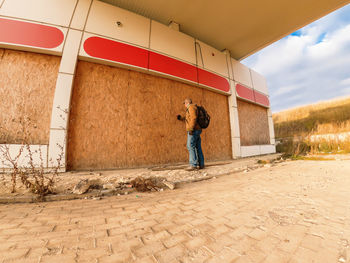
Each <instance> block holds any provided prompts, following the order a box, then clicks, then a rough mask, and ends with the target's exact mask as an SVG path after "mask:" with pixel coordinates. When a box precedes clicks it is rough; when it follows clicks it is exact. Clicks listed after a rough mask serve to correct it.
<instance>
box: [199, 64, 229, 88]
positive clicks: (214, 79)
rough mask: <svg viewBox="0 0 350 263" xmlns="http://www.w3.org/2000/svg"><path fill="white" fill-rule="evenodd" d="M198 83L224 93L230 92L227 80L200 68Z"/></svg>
mask: <svg viewBox="0 0 350 263" xmlns="http://www.w3.org/2000/svg"><path fill="white" fill-rule="evenodd" d="M198 83H199V84H202V85H205V86H208V87H211V88H214V89H217V90H221V91H224V92H229V91H230V83H229V82H228V80H227V79H225V78H224V77H221V76H219V75H217V74H214V73H211V72H209V71H206V70H203V69H200V68H198Z"/></svg>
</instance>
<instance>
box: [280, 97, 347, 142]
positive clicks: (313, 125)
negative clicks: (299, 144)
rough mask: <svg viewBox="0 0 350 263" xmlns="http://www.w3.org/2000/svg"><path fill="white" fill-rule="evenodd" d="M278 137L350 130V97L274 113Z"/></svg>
mask: <svg viewBox="0 0 350 263" xmlns="http://www.w3.org/2000/svg"><path fill="white" fill-rule="evenodd" d="M273 121H274V126H275V136H276V138H286V137H295V136H303V137H304V136H308V135H315V134H337V133H342V132H350V97H342V98H338V99H333V100H329V101H322V102H319V103H315V104H310V105H307V106H302V107H297V108H293V109H289V110H285V111H281V112H278V113H275V114H273Z"/></svg>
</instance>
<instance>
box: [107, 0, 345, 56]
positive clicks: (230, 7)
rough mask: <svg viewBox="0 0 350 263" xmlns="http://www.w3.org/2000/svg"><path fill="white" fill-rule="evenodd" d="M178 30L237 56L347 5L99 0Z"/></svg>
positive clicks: (279, 0)
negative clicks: (170, 25)
mask: <svg viewBox="0 0 350 263" xmlns="http://www.w3.org/2000/svg"><path fill="white" fill-rule="evenodd" d="M102 1H103V2H106V3H109V4H112V5H115V6H119V7H121V8H123V9H126V10H130V11H132V12H134V13H137V14H140V15H143V16H145V17H148V18H151V19H153V20H156V21H158V22H161V23H163V24H169V23H170V22H171V21H174V22H176V23H178V24H180V30H181V31H182V32H184V33H186V34H188V35H191V36H193V37H195V38H197V39H199V40H201V41H203V42H206V43H207V44H209V45H211V46H213V47H215V48H217V49H219V50H224V49H228V50H229V51H230V53H231V55H232V57H233V58H235V59H237V60H241V59H244V58H245V57H247V56H249V55H251V54H253V53H255V52H257V51H259V50H260V49H262V48H264V47H265V46H267V45H269V44H271V43H273V42H275V41H277V40H279V39H281V38H283V37H284V36H286V35H288V34H290V33H292V32H294V31H296V30H298V29H299V28H301V27H303V26H305V25H307V24H309V23H311V22H313V21H315V20H317V19H319V18H321V17H323V16H325V15H326V14H328V13H330V12H332V11H334V10H336V9H338V8H340V7H342V6H344V5H346V4H348V3H350V0H307V1H305V0H293V1H290V0H216V1H213V0H166V1H165V0H102Z"/></svg>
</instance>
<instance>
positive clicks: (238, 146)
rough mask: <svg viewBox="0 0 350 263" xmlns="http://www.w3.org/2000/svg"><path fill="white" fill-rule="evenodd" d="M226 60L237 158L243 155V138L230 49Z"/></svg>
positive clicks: (232, 138)
mask: <svg viewBox="0 0 350 263" xmlns="http://www.w3.org/2000/svg"><path fill="white" fill-rule="evenodd" d="M225 53H226V62H227V68H228V72H229V78H230V86H231V95H230V96H228V97H227V99H228V107H229V113H230V127H231V144H232V158H233V159H236V158H239V157H241V139H240V132H239V120H238V110H237V98H236V88H235V82H234V81H233V78H234V76H233V67H232V61H231V55H230V52H229V51H228V50H225Z"/></svg>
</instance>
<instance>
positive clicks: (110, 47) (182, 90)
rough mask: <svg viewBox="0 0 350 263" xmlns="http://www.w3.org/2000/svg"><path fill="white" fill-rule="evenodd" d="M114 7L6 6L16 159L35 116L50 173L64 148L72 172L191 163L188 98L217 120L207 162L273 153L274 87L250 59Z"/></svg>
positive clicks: (6, 116) (2, 81)
mask: <svg viewBox="0 0 350 263" xmlns="http://www.w3.org/2000/svg"><path fill="white" fill-rule="evenodd" d="M106 2H108V1H97V0H79V1H78V0H26V1H23V0H3V1H0V6H1V7H0V32H1V33H0V96H1V103H0V123H1V126H2V127H5V128H6V129H5V130H6V132H2V133H1V134H0V143H1V144H7V145H9V146H10V149H11V151H13V152H16V149H18V144H19V143H20V142H21V141H22V139H23V138H22V137H23V136H24V135H23V132H22V130H21V129H23V127H21V125H20V123H19V121H17V120H19V119H21V118H24V117H26V116H27V117H29V118H30V122H31V123H32V124H34V125H31V126H28V127H27V129H28V134H29V138H28V139H29V144H30V147H31V149H32V150H33V151H35V149H39V148H40V149H41V152H42V157H41V158H42V159H43V161H44V164H45V166H48V167H49V166H51V165H54V162H55V160H56V159H57V158H58V156H59V154H60V153H61V151H62V150H63V153H64V160H63V162H62V166H63V167H62V168H63V169H64V170H66V169H67V170H84V169H112V168H122V167H138V166H150V165H159V164H168V163H181V162H186V160H187V158H188V156H187V155H188V152H187V150H186V132H185V128H184V124H183V123H182V122H179V121H178V120H177V119H176V116H177V114H184V106H183V104H182V103H183V100H184V99H185V98H186V97H190V98H192V100H193V102H194V103H195V104H198V105H202V106H204V107H205V109H206V110H207V111H208V113H209V114H210V116H211V123H210V125H209V127H208V128H207V129H206V130H204V132H203V133H202V145H203V151H204V154H205V158H206V160H227V159H232V158H239V157H247V156H253V155H260V154H268V153H274V152H275V140H274V131H273V122H272V116H271V111H270V109H269V106H270V103H269V96H268V89H267V84H266V80H265V79H264V77H263V76H262V75H260V74H259V73H257V72H255V71H254V70H252V69H250V68H248V67H246V66H244V65H243V64H242V63H240V62H239V60H240V59H241V58H242V57H240V56H239V55H234V52H233V51H232V50H231V49H228V48H226V47H223V48H220V45H218V46H219V47H218V46H215V48H214V47H213V44H212V43H215V41H214V40H213V41H212V40H211V39H209V38H206V39H200V38H199V37H198V36H197V35H195V34H194V35H191V34H190V33H188V32H187V31H182V28H181V26H182V24H181V23H179V24H178V23H177V22H178V21H173V22H171V21H167V22H164V21H161V19H159V20H156V19H154V18H153V17H152V16H151V15H149V16H147V13H144V14H142V15H141V14H140V12H138V13H135V12H132V11H129V10H126V9H123V8H121V7H118V6H117V5H112V4H109V3H106ZM110 2H113V1H110ZM115 2H117V1H115ZM203 30H205V28H204V29H203ZM208 30H209V29H208ZM210 30H212V29H210ZM184 32H186V33H184ZM233 34H234V32H233ZM60 146H62V147H60ZM37 155H38V154H37V153H35V155H34V158H36V159H39V157H38V156H37ZM37 162H39V160H37ZM0 163H1V162H0ZM2 165H4V164H2Z"/></svg>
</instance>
